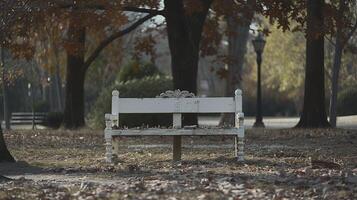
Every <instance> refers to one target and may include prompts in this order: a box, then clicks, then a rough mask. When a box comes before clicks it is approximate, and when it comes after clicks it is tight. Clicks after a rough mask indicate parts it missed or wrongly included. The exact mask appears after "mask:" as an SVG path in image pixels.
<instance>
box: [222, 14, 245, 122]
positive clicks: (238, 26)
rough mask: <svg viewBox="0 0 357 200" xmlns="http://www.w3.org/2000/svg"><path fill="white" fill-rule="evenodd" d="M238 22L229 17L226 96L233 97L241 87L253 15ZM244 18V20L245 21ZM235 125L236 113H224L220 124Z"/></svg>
mask: <svg viewBox="0 0 357 200" xmlns="http://www.w3.org/2000/svg"><path fill="white" fill-rule="evenodd" d="M241 20H242V21H241V22H238V21H237V20H236V18H235V17H233V16H229V17H228V18H227V26H228V30H229V33H228V34H229V35H228V57H229V63H228V79H227V82H226V88H225V96H227V97H233V96H234V92H235V90H236V89H239V88H241V86H242V85H241V82H242V70H243V64H244V57H245V54H246V52H247V42H248V36H249V26H250V23H251V17H250V16H247V18H246V19H241ZM243 20H244V21H243ZM224 124H229V125H234V114H231V113H226V114H223V115H222V117H221V120H220V125H224Z"/></svg>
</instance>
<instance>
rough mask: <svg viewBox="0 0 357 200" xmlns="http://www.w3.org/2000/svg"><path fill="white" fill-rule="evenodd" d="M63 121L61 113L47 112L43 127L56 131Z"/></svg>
mask: <svg viewBox="0 0 357 200" xmlns="http://www.w3.org/2000/svg"><path fill="white" fill-rule="evenodd" d="M62 121H63V113H61V112H49V113H48V114H47V117H46V120H45V126H47V127H50V128H54V129H58V128H59V127H60V126H61V124H62Z"/></svg>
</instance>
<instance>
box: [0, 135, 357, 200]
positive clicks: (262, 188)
mask: <svg viewBox="0 0 357 200" xmlns="http://www.w3.org/2000/svg"><path fill="white" fill-rule="evenodd" d="M5 138H6V141H7V143H8V147H9V149H10V151H11V152H12V154H13V155H14V156H15V157H16V159H17V160H19V161H21V162H19V163H17V164H1V165H2V166H0V174H3V175H7V176H8V177H10V178H13V179H15V180H11V181H4V180H1V179H0V182H1V183H0V199H6V198H7V199H12V198H18V199H34V198H40V199H42V198H47V199H97V198H100V199H229V198H232V199H240V198H241V199H273V198H275V199H282V198H284V197H287V198H293V199H306V198H309V199H321V198H327V199H357V176H356V175H357V131H352V130H340V129H339V130H296V129H285V130H262V129H261V130H260V129H258V130H248V131H247V133H246V138H247V139H246V149H245V150H246V162H245V163H237V162H236V160H235V158H234V156H233V147H230V145H232V143H233V140H232V138H231V137H185V138H184V139H183V143H184V145H185V146H188V148H184V149H183V161H182V162H181V163H175V164H173V163H172V161H171V156H172V154H171V149H170V148H169V146H167V144H170V143H171V140H172V139H171V138H170V137H143V138H141V137H136V138H117V143H118V144H120V145H116V150H117V151H118V152H120V154H119V156H118V158H116V159H115V160H116V163H115V164H107V163H105V162H104V145H103V143H104V141H103V133H102V131H93V130H81V131H61V130H59V131H50V130H38V131H9V132H6V133H5ZM142 144H144V145H150V144H164V145H165V144H166V146H164V147H158V148H133V145H142ZM206 144H210V145H216V146H213V147H214V148H212V147H211V148H194V147H197V146H199V145H206ZM128 145H129V148H128ZM217 145H219V146H223V147H226V148H217ZM190 147H191V148H190ZM192 147H193V148H192ZM201 147H202V146H201Z"/></svg>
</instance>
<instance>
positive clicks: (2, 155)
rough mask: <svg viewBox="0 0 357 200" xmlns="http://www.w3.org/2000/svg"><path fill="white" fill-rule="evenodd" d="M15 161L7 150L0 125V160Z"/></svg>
mask: <svg viewBox="0 0 357 200" xmlns="http://www.w3.org/2000/svg"><path fill="white" fill-rule="evenodd" d="M4 161H5V162H15V159H14V157H12V155H11V154H10V152H9V150H8V149H7V146H6V143H5V140H4V135H3V132H2V128H1V125H0V162H4Z"/></svg>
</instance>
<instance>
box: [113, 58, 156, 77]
mask: <svg viewBox="0 0 357 200" xmlns="http://www.w3.org/2000/svg"><path fill="white" fill-rule="evenodd" d="M154 75H162V74H161V73H160V71H159V70H158V68H157V67H156V66H155V65H154V64H152V63H142V62H139V61H131V62H129V63H128V64H126V65H124V66H123V67H122V68H121V70H120V72H119V76H118V79H119V81H121V82H126V81H129V80H132V79H141V78H144V77H146V76H154Z"/></svg>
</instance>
